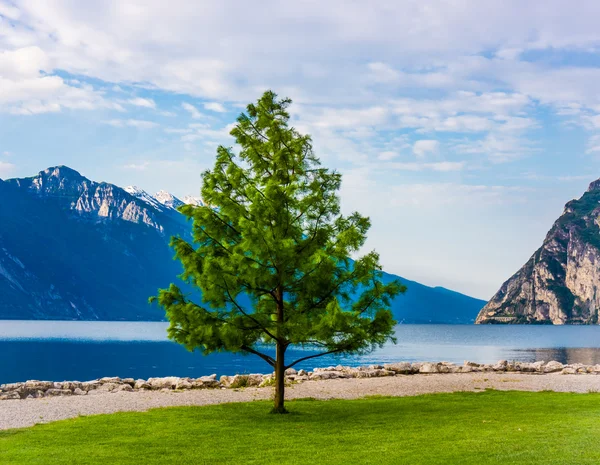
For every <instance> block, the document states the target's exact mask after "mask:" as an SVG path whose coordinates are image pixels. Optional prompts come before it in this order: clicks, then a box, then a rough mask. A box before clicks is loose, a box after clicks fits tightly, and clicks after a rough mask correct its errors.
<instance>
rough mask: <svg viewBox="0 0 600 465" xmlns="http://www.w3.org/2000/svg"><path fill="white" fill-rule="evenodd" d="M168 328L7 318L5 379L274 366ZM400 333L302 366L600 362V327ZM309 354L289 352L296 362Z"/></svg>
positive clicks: (0, 361) (2, 327) (2, 331)
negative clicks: (198, 344) (207, 350)
mask: <svg viewBox="0 0 600 465" xmlns="http://www.w3.org/2000/svg"><path fill="white" fill-rule="evenodd" d="M166 328H167V323H160V322H159V323H156V322H152V323H148V322H80V321H0V384H1V383H9V382H16V381H25V380H28V379H39V380H51V381H63V380H79V381H87V380H90V379H95V378H101V377H103V376H120V377H122V378H126V377H131V378H136V379H137V378H149V377H155V376H182V377H183V376H190V377H198V376H203V375H209V374H212V373H216V374H218V375H224V374H228V375H230V374H235V373H268V372H270V371H271V369H270V367H269V366H268V365H267V364H266V363H265V362H264V361H262V360H261V359H259V358H258V357H255V356H242V355H233V354H228V353H221V354H212V355H210V356H206V357H205V356H203V355H202V354H200V353H190V352H188V351H186V350H185V349H184V348H183V347H181V346H179V345H177V344H175V343H173V342H170V341H168V340H167V338H166ZM396 337H397V339H398V343H397V344H396V345H393V344H388V345H386V346H385V347H383V348H381V349H377V350H376V351H374V352H372V353H370V354H368V355H363V356H347V357H339V356H337V357H334V356H328V357H322V358H316V359H312V360H309V361H307V362H306V363H304V364H301V365H299V367H300V368H305V369H312V368H313V367H318V366H330V365H338V364H344V365H352V366H357V365H370V364H379V363H387V362H396V361H410V362H414V361H449V362H455V363H459V364H462V363H463V361H464V360H471V361H474V362H479V363H491V362H496V361H498V360H500V359H506V360H519V361H538V360H546V361H549V360H558V361H559V362H563V363H584V364H598V363H600V326H511V325H507V326H499V325H494V326H475V325H399V326H397V327H396ZM308 354H310V351H309V350H291V349H289V350H288V352H287V356H288V357H289V360H292V359H296V358H299V357H302V356H305V355H308Z"/></svg>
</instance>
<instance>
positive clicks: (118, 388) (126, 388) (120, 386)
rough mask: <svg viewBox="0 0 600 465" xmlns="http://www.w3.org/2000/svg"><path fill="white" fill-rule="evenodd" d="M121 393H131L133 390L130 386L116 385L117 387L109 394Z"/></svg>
mask: <svg viewBox="0 0 600 465" xmlns="http://www.w3.org/2000/svg"><path fill="white" fill-rule="evenodd" d="M121 391H125V392H131V391H133V388H132V387H131V384H119V385H117V387H115V388H114V389H113V390H112V391H110V392H121Z"/></svg>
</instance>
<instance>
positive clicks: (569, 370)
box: [561, 365, 577, 375]
mask: <svg viewBox="0 0 600 465" xmlns="http://www.w3.org/2000/svg"><path fill="white" fill-rule="evenodd" d="M561 373H562V374H563V375H575V374H577V368H573V367H572V366H569V365H567V366H566V367H565V368H563V370H562V371H561Z"/></svg>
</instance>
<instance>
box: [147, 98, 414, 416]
mask: <svg viewBox="0 0 600 465" xmlns="http://www.w3.org/2000/svg"><path fill="white" fill-rule="evenodd" d="M290 103H291V100H290V99H282V100H278V99H277V95H276V94H274V93H273V92H271V91H267V92H265V93H264V95H263V96H262V97H261V98H260V99H259V100H258V102H257V103H256V104H250V105H248V106H247V112H246V113H242V114H241V115H240V116H239V117H238V119H237V124H236V126H235V127H234V128H233V129H232V131H231V135H232V136H233V137H234V138H235V140H236V143H237V144H238V145H239V153H238V154H237V155H236V154H235V153H234V151H233V150H232V149H231V148H226V147H223V146H220V147H219V148H218V149H217V158H216V162H215V165H214V168H213V169H212V170H209V171H206V172H204V173H203V176H202V179H203V184H202V197H203V199H204V201H205V206H191V205H186V206H182V207H180V211H181V213H183V214H184V215H185V216H187V218H188V219H189V220H192V221H193V238H194V241H193V243H188V242H186V241H185V240H184V239H182V238H180V237H174V238H173V239H172V241H171V246H172V247H173V248H174V250H175V253H176V258H177V259H179V260H180V261H181V263H182V265H183V269H184V271H183V274H182V275H181V278H182V279H183V280H184V281H186V282H188V283H190V284H192V285H194V286H195V287H197V288H198V289H199V290H200V291H201V294H202V301H201V302H193V301H192V300H191V299H190V298H189V296H186V295H184V293H183V292H182V291H181V289H180V288H179V287H177V286H176V285H175V284H171V286H170V287H169V288H168V289H161V290H159V292H158V296H157V297H154V298H152V299H151V300H154V299H156V300H157V301H158V303H159V304H160V305H161V306H162V307H163V308H164V310H165V311H166V314H167V317H168V319H169V321H170V326H169V329H168V334H169V337H170V338H171V339H172V340H175V341H177V342H178V343H180V344H183V345H184V346H185V347H186V348H188V349H189V350H195V349H199V350H201V351H202V352H203V353H204V354H210V353H212V352H219V351H228V352H235V353H246V354H254V355H257V356H259V357H261V358H262V359H263V360H264V361H265V362H267V363H268V364H269V365H271V366H272V367H273V368H274V369H275V380H276V383H275V404H274V408H273V412H276V413H284V412H285V411H286V410H285V406H284V389H285V370H286V369H288V368H291V367H293V366H295V365H296V364H298V363H300V362H302V361H305V360H308V359H311V358H314V357H319V356H322V355H327V354H350V353H365V352H368V351H369V350H372V349H374V348H375V347H378V346H381V345H383V344H384V343H385V342H387V341H388V340H393V326H394V324H395V321H394V320H393V317H392V313H391V311H390V310H389V307H390V303H391V300H392V299H393V298H394V297H395V296H396V295H397V294H399V293H403V292H404V291H405V289H406V288H405V287H404V286H402V285H401V284H400V283H399V282H397V281H395V282H392V283H390V284H386V285H384V284H383V282H382V279H381V277H382V275H381V266H380V265H379V256H378V254H377V253H375V252H371V253H368V254H367V255H365V256H363V257H362V258H358V259H356V260H352V259H351V258H350V255H351V254H353V253H356V252H357V251H358V250H359V249H360V248H361V246H362V245H363V244H364V242H365V240H366V233H367V231H368V229H369V227H370V221H369V219H368V218H366V217H363V216H361V215H360V214H358V213H352V214H351V215H350V216H347V217H346V216H343V215H342V214H341V213H340V200H339V197H338V194H337V192H338V190H339V189H340V185H341V181H342V177H341V175H340V174H339V173H337V172H335V171H331V170H328V169H326V168H323V167H322V166H321V165H320V162H319V159H318V158H317V157H316V156H315V155H314V154H313V150H312V144H311V138H310V137H309V136H305V135H300V134H299V133H298V132H297V131H296V130H295V129H294V128H293V127H290V126H289V114H288V112H287V109H288V107H289V105H290ZM243 296H245V297H243ZM248 302H250V303H249V304H248ZM269 345H271V346H274V347H275V355H274V356H272V355H269V354H268V353H267V351H265V350H264V348H265V347H268V346H269ZM291 346H299V347H311V348H315V349H317V350H316V353H311V355H307V356H305V357H302V358H300V359H298V360H294V361H291V362H288V361H286V359H285V354H286V350H287V349H288V348H289V347H291Z"/></svg>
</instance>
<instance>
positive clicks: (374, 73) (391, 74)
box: [367, 62, 400, 82]
mask: <svg viewBox="0 0 600 465" xmlns="http://www.w3.org/2000/svg"><path fill="white" fill-rule="evenodd" d="M367 66H368V68H369V71H370V77H371V79H373V80H374V81H375V82H394V81H397V80H398V79H399V78H400V73H398V72H397V71H395V70H394V69H392V67H390V66H389V65H387V64H385V63H380V62H378V63H369V64H368V65H367Z"/></svg>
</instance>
